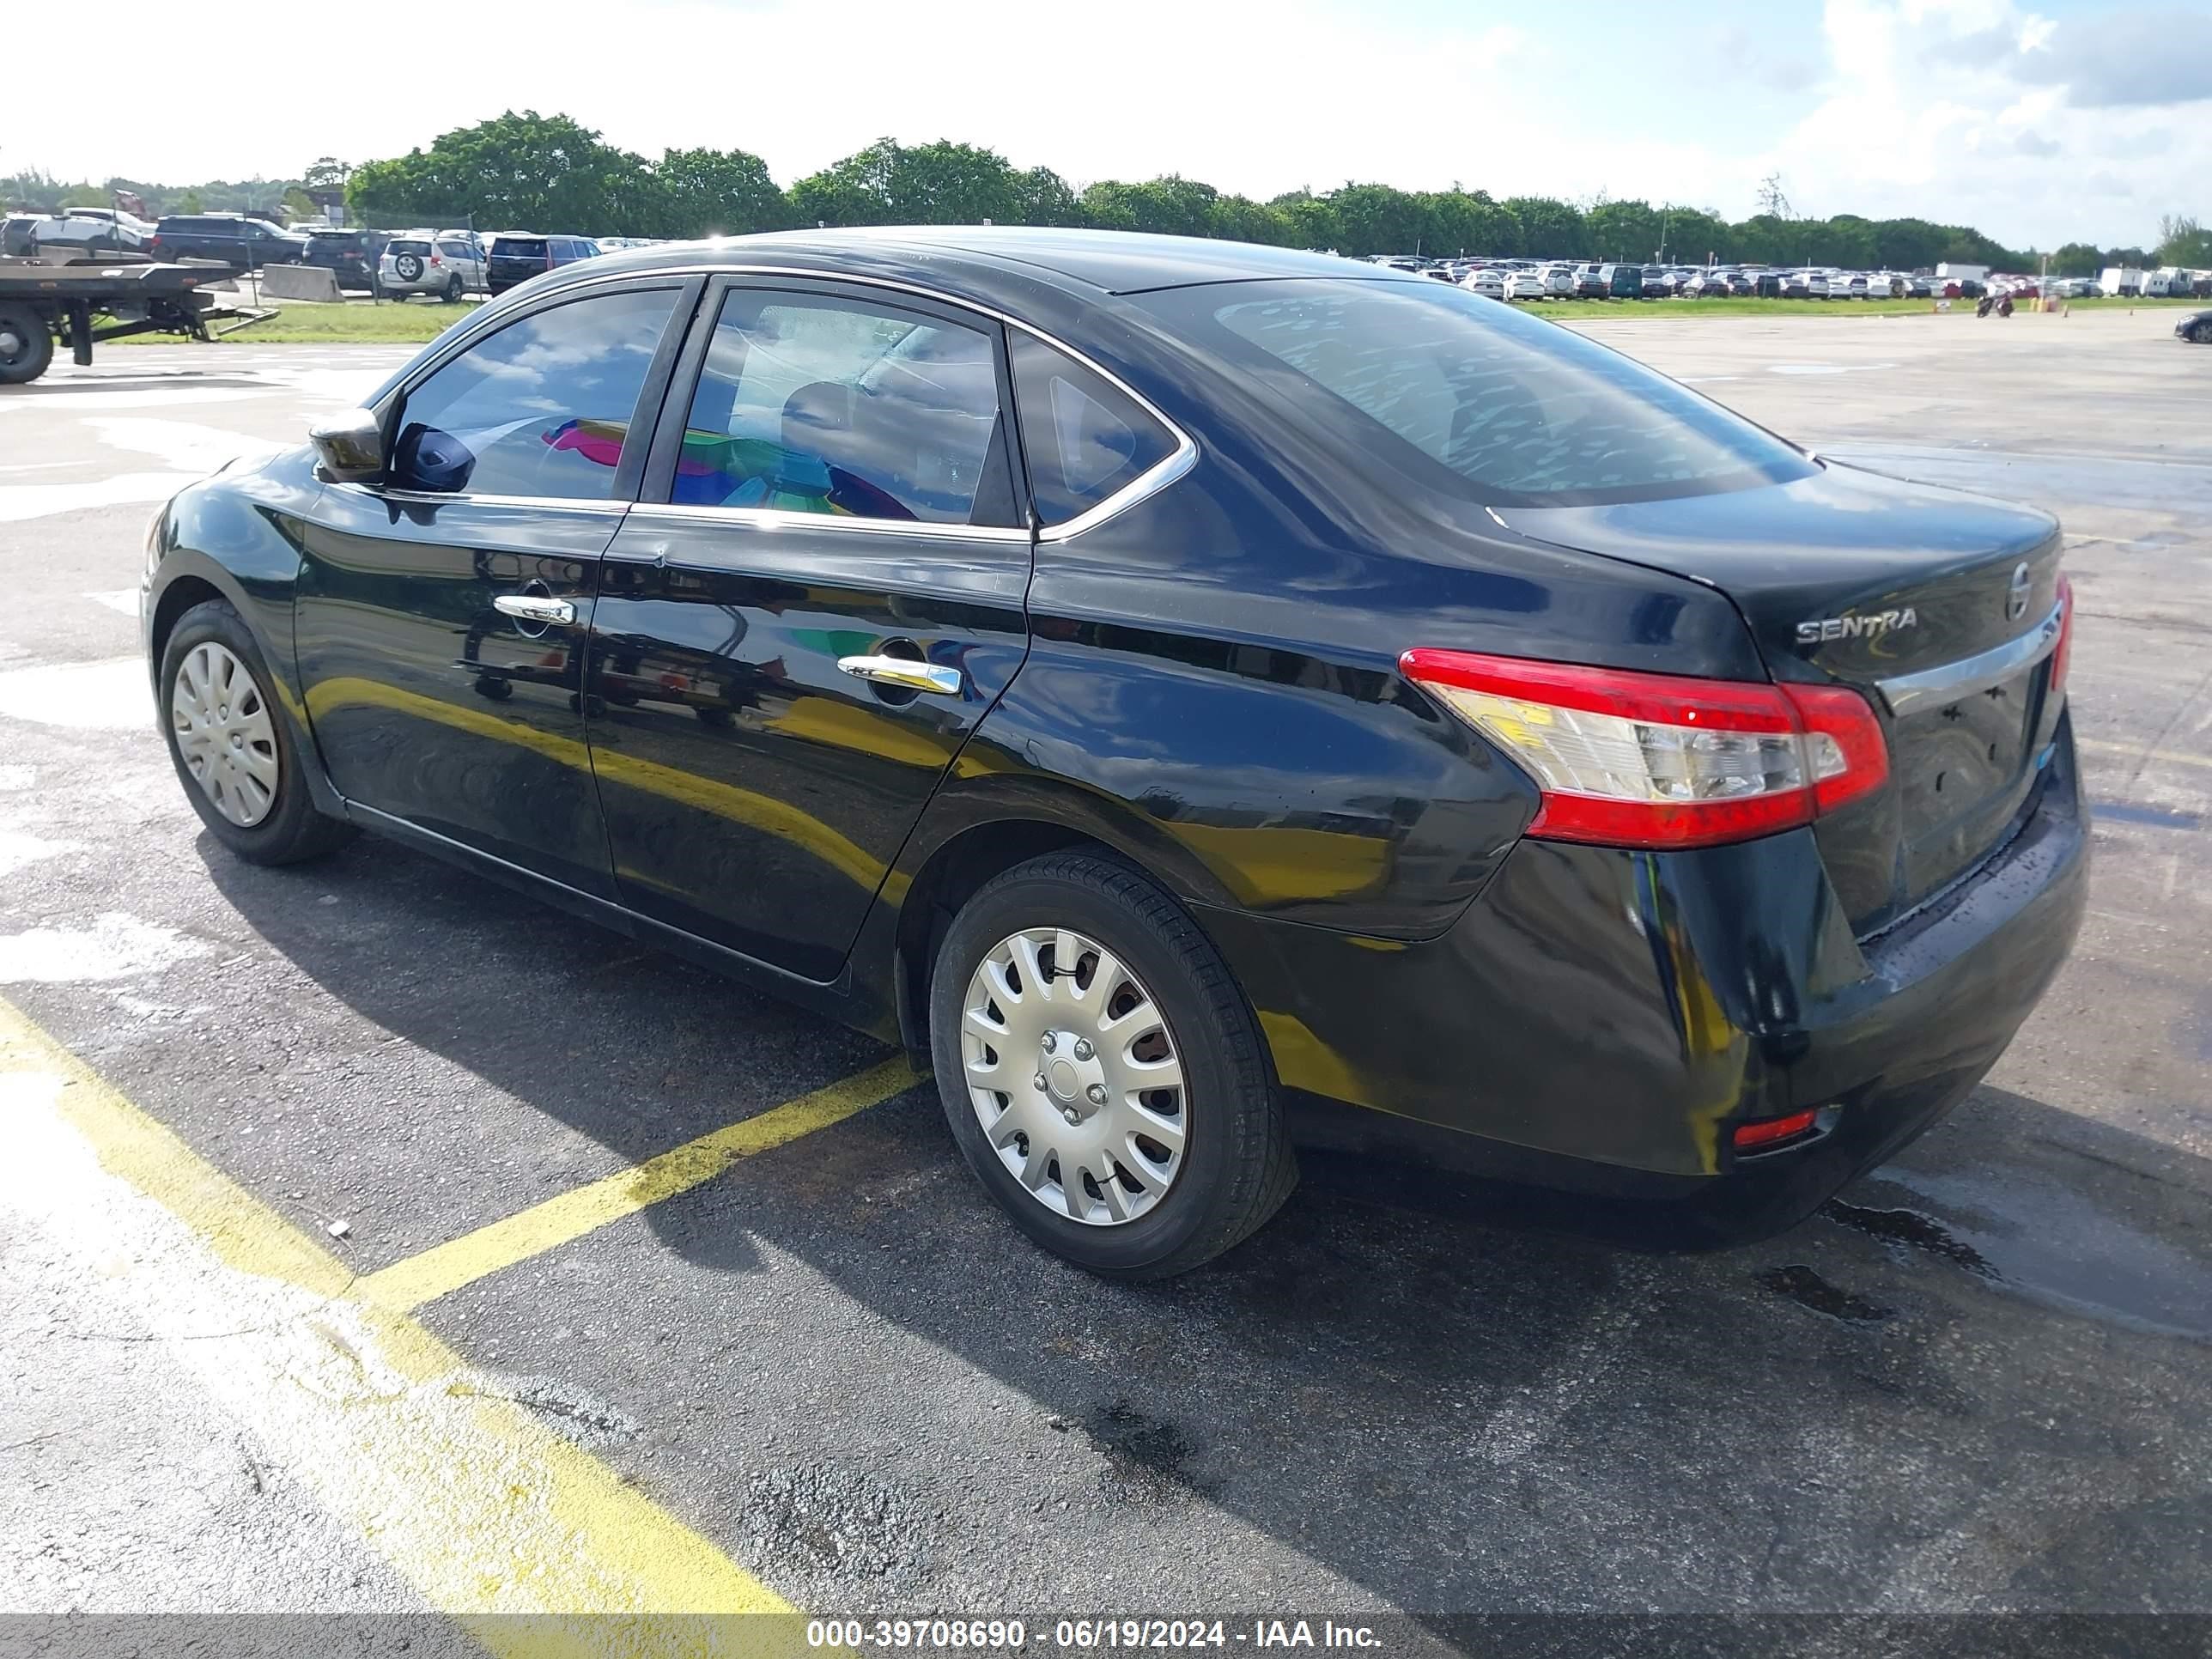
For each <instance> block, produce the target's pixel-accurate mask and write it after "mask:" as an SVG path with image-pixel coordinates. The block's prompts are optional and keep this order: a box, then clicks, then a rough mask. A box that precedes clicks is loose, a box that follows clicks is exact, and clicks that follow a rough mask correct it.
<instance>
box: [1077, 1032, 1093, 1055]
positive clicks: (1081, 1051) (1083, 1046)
mask: <svg viewBox="0 0 2212 1659" xmlns="http://www.w3.org/2000/svg"><path fill="white" fill-rule="evenodd" d="M1092 1052H1093V1051H1092V1049H1091V1045H1090V1044H1089V1043H1087V1042H1085V1041H1084V1040H1083V1039H1082V1038H1081V1037H1078V1038H1076V1039H1075V1057H1076V1058H1077V1059H1078V1060H1088V1059H1090V1058H1091V1054H1092Z"/></svg>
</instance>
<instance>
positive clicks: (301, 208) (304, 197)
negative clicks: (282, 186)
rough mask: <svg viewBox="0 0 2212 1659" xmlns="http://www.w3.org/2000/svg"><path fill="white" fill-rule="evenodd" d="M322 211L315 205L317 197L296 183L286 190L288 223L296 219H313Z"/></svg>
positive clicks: (285, 206)
mask: <svg viewBox="0 0 2212 1659" xmlns="http://www.w3.org/2000/svg"><path fill="white" fill-rule="evenodd" d="M321 211H322V209H320V208H319V207H317V206H316V205H315V198H314V197H312V196H310V195H308V194H307V191H304V190H301V189H300V188H298V187H297V186H296V185H295V187H294V188H292V189H290V190H288V191H285V192H284V217H285V220H286V222H288V223H289V222H290V221H292V220H294V219H312V218H313V217H314V216H316V215H317V214H319V213H320V212H321Z"/></svg>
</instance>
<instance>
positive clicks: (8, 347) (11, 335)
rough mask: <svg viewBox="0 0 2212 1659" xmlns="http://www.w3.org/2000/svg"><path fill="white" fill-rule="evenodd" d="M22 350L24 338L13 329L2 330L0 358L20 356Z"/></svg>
mask: <svg viewBox="0 0 2212 1659" xmlns="http://www.w3.org/2000/svg"><path fill="white" fill-rule="evenodd" d="M22 350H23V337H22V336H21V335H20V334H18V333H16V332H15V330H14V329H12V328H0V357H15V356H21V354H22Z"/></svg>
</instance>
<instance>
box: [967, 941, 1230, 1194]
mask: <svg viewBox="0 0 2212 1659" xmlns="http://www.w3.org/2000/svg"><path fill="white" fill-rule="evenodd" d="M960 1048H961V1058H962V1060H963V1062H964V1064H965V1066H966V1068H967V1075H968V1097H969V1101H970V1102H971V1103H973V1104H974V1106H975V1121H977V1122H978V1123H980V1124H981V1125H982V1126H983V1135H984V1138H985V1139H987V1140H988V1141H989V1142H990V1145H991V1150H992V1151H993V1152H996V1153H997V1154H998V1156H999V1161H1000V1163H1001V1164H1005V1165H1006V1168H1007V1169H1008V1170H1012V1172H1013V1175H1014V1176H1015V1178H1016V1179H1018V1181H1019V1182H1021V1183H1022V1185H1023V1186H1024V1188H1027V1189H1028V1191H1029V1194H1030V1197H1032V1198H1034V1199H1036V1201H1037V1202H1038V1203H1040V1204H1042V1205H1043V1206H1045V1207H1046V1208H1047V1209H1048V1210H1050V1211H1051V1212H1053V1213H1054V1214H1055V1215H1062V1216H1066V1217H1067V1218H1069V1219H1070V1220H1073V1221H1080V1222H1083V1223H1085V1224H1086V1225H1091V1226H1095V1227H1111V1226H1115V1225H1120V1224H1121V1223H1122V1222H1125V1221H1133V1220H1135V1219H1136V1218H1138V1217H1139V1216H1141V1215H1143V1214H1144V1213H1145V1212H1146V1211H1148V1210H1150V1209H1151V1208H1152V1206H1154V1205H1156V1204H1158V1202H1159V1201H1160V1200H1161V1199H1163V1198H1164V1197H1165V1196H1167V1194H1168V1191H1169V1189H1170V1188H1172V1187H1173V1186H1174V1185H1175V1182H1176V1176H1178V1175H1179V1174H1181V1173H1182V1159H1183V1148H1184V1146H1185V1144H1186V1142H1187V1141H1188V1139H1189V1132H1190V1125H1189V1113H1188V1110H1187V1109H1186V1108H1185V1104H1184V1099H1185V1091H1184V1088H1183V1079H1182V1060H1181V1058H1180V1057H1179V1056H1178V1055H1177V1054H1176V1046H1175V1039H1174V1037H1173V1036H1170V1034H1169V1031H1168V1025H1167V1017H1166V1016H1165V1015H1164V1014H1163V1013H1162V1012H1160V1010H1159V1008H1158V1006H1156V1005H1155V1004H1154V1003H1153V1001H1152V994H1151V993H1150V992H1148V991H1146V989H1145V987H1143V985H1141V984H1139V982H1138V980H1137V976H1136V975H1134V974H1132V973H1131V972H1130V971H1129V970H1128V969H1127V968H1125V967H1123V966H1122V965H1121V963H1120V962H1118V961H1117V960H1115V957H1113V956H1112V955H1111V954H1110V953H1109V952H1108V951H1106V950H1105V948H1104V947H1103V946H1102V945H1099V944H1098V943H1097V941H1095V940H1093V939H1085V937H1084V936H1083V935H1082V934H1080V933H1070V932H1069V931H1068V930H1067V929H1066V928H1064V927H1061V928H1053V927H1032V928H1030V929H1027V930H1026V931H1024V932H1022V933H1015V934H1013V935H1012V936H1010V937H1009V938H1006V939H1001V940H1000V941H999V943H998V945H996V946H994V948H993V949H992V950H991V951H990V952H989V953H988V954H987V955H986V956H985V957H984V958H983V961H982V963H981V966H979V967H978V968H977V969H975V975H974V977H972V978H971V979H969V981H968V995H967V1000H966V1002H965V1004H964V1005H963V1013H962V1015H961V1023H960Z"/></svg>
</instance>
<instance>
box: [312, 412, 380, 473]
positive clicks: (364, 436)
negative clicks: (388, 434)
mask: <svg viewBox="0 0 2212 1659" xmlns="http://www.w3.org/2000/svg"><path fill="white" fill-rule="evenodd" d="M307 437H308V439H309V441H311V442H313V445H314V446H315V453H316V455H317V456H318V457H319V459H321V461H322V464H323V475H324V476H325V477H327V478H330V479H331V480H332V481H333V482H334V483H368V481H369V480H370V479H372V478H378V477H382V476H383V474H384V428H383V426H382V424H381V423H380V422H379V421H378V420H377V418H376V416H375V415H374V412H373V411H371V410H366V409H349V410H345V411H344V412H343V414H338V415H331V416H325V417H324V418H323V419H321V420H319V421H317V422H315V423H314V424H313V426H311V427H309V428H307Z"/></svg>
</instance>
